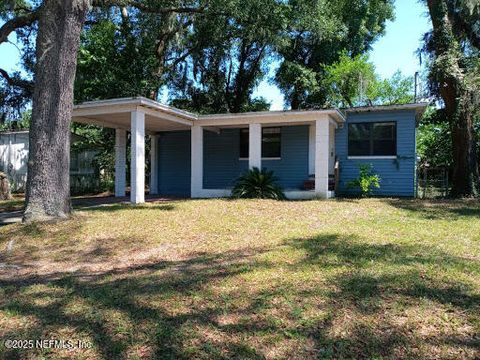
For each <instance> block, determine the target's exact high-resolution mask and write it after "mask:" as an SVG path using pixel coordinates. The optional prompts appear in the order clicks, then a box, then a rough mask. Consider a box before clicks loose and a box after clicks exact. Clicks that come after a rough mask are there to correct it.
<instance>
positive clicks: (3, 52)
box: [0, 0, 431, 110]
mask: <svg viewBox="0 0 480 360" xmlns="http://www.w3.org/2000/svg"><path fill="white" fill-rule="evenodd" d="M430 27H431V25H430V21H429V19H428V17H427V14H426V8H425V5H423V4H422V3H421V2H420V1H419V0H396V1H395V20H394V21H393V22H392V21H389V22H388V23H387V27H386V33H385V35H384V36H383V37H381V38H380V39H379V40H377V42H376V43H375V44H374V46H373V49H372V51H371V53H370V60H371V61H372V62H373V64H374V65H375V68H376V71H377V73H378V74H379V75H380V76H381V77H382V78H389V77H391V76H392V75H393V74H394V73H395V71H397V70H400V71H401V72H402V73H403V74H404V75H413V74H415V72H416V71H417V70H419V63H418V58H417V56H416V55H415V51H416V50H417V49H418V48H419V47H420V46H421V42H422V41H421V39H422V36H423V34H424V33H426V32H427V31H428V30H429V29H430ZM9 40H10V41H12V42H14V40H15V39H14V37H13V36H11V37H10V38H9ZM18 61H19V60H18V50H17V48H16V47H15V46H14V45H13V44H9V43H3V44H1V45H0V68H3V69H5V70H7V71H9V72H11V71H14V70H16V69H18ZM254 96H263V97H265V98H266V99H267V101H269V102H271V109H272V110H281V109H283V108H284V101H283V100H284V99H283V96H282V94H281V93H280V91H279V89H278V88H277V87H276V86H275V85H272V84H271V83H270V81H269V79H268V78H267V79H265V80H264V81H262V82H261V83H260V85H259V86H258V88H257V89H256V90H255V92H254Z"/></svg>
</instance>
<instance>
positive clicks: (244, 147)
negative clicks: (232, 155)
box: [240, 129, 249, 158]
mask: <svg viewBox="0 0 480 360" xmlns="http://www.w3.org/2000/svg"><path fill="white" fill-rule="evenodd" d="M248 141H249V139H248V129H240V157H241V158H248Z"/></svg>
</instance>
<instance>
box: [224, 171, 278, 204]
mask: <svg viewBox="0 0 480 360" xmlns="http://www.w3.org/2000/svg"><path fill="white" fill-rule="evenodd" d="M276 181H277V178H276V177H275V176H274V175H273V171H268V170H265V169H262V170H260V169H258V168H256V167H254V168H253V169H251V170H248V171H247V172H245V174H243V175H242V176H240V177H239V178H238V179H237V181H236V183H235V186H234V188H233V190H232V197H234V198H245V199H275V200H284V199H285V194H284V193H283V191H282V188H281V187H280V186H279V185H277V183H276Z"/></svg>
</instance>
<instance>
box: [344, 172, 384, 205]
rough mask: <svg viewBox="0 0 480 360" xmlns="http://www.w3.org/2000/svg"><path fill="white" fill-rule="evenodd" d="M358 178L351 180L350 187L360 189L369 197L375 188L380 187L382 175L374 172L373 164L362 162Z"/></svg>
mask: <svg viewBox="0 0 480 360" xmlns="http://www.w3.org/2000/svg"><path fill="white" fill-rule="evenodd" d="M358 169H359V172H358V178H356V179H355V180H352V181H350V182H349V183H348V184H347V186H348V187H349V188H355V189H360V192H361V194H362V196H364V197H367V196H369V195H371V194H372V191H373V188H377V189H378V188H380V180H381V179H380V176H378V175H377V174H374V173H373V166H372V164H361V165H359V166H358Z"/></svg>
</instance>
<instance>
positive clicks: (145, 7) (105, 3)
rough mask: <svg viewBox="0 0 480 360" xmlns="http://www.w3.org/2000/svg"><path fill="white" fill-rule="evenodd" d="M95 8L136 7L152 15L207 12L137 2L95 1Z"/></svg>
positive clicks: (120, 0) (131, 0)
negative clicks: (159, 6)
mask: <svg viewBox="0 0 480 360" xmlns="http://www.w3.org/2000/svg"><path fill="white" fill-rule="evenodd" d="M92 5H93V6H98V7H110V6H119V7H127V6H130V7H134V8H137V9H138V10H141V11H143V12H145V13H152V14H169V13H185V14H192V13H201V12H203V11H204V10H205V6H202V7H189V6H186V7H165V8H164V7H161V8H158V7H155V6H148V5H145V4H142V3H141V2H139V1H137V0H93V2H92Z"/></svg>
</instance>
